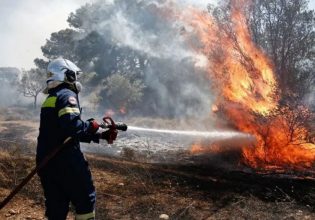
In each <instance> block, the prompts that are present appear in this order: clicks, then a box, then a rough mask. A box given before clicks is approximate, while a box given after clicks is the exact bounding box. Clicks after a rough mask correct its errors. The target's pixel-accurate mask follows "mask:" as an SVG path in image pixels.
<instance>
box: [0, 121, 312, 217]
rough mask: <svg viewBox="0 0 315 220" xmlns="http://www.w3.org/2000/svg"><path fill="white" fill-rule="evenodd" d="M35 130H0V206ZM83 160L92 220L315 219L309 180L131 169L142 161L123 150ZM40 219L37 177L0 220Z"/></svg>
mask: <svg viewBox="0 0 315 220" xmlns="http://www.w3.org/2000/svg"><path fill="white" fill-rule="evenodd" d="M21 125H22V126H21ZM37 126H38V124H37V122H30V121H25V120H24V121H23V120H15V119H14V120H2V121H1V122H0V127H1V132H0V145H1V149H2V152H1V153H0V199H3V198H4V197H5V196H6V195H7V194H8V193H9V191H10V190H11V189H12V188H13V187H14V186H15V185H17V184H18V183H19V182H20V181H21V180H22V178H23V177H24V176H26V174H27V173H28V172H29V171H30V170H31V168H32V167H33V166H34V144H35V138H34V137H36V132H37ZM30 136H31V137H33V138H30ZM86 155H87V160H88V161H89V164H90V168H91V171H92V175H93V178H94V182H95V186H96V189H97V206H96V213H97V214H96V215H97V218H96V219H101V220H102V219H159V218H160V217H162V216H161V215H162V214H166V215H167V216H168V218H169V219H187V220H191V219H192V220H193V219H209V220H210V219H268V220H269V219H315V187H314V186H315V184H314V183H315V182H314V180H313V179H312V178H301V177H299V178H293V177H292V176H284V175H264V174H257V173H254V172H244V171H242V170H231V169H223V168H222V167H218V166H215V164H213V163H210V164H203V165H202V164H197V163H178V164H177V163H158V162H155V163H152V162H150V160H143V161H141V160H138V161H135V160H134V157H138V156H139V155H137V154H136V155H135V154H134V153H133V151H128V150H127V151H126V152H124V154H123V155H124V156H122V157H117V156H116V155H115V154H113V155H105V154H96V153H95V152H94V153H86ZM43 215H44V197H43V193H42V190H41V187H40V184H39V181H38V178H37V177H35V178H33V179H32V180H31V182H30V183H28V184H27V185H26V187H25V188H24V189H23V190H22V191H21V192H20V193H19V194H18V195H17V196H16V197H15V198H14V199H13V200H12V201H11V202H10V203H9V204H8V205H7V206H6V207H5V208H4V209H2V210H1V211H0V219H28V220H30V219H44V217H43ZM167 216H164V217H165V219H166V217H167ZM68 219H73V214H72V213H70V214H69V217H68Z"/></svg>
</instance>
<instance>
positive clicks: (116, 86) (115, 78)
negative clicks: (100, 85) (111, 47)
mask: <svg viewBox="0 0 315 220" xmlns="http://www.w3.org/2000/svg"><path fill="white" fill-rule="evenodd" d="M144 87H145V86H144V85H143V83H142V82H141V81H140V80H132V79H130V78H129V76H128V75H123V74H120V73H115V74H113V75H111V76H109V77H107V78H106V79H105V80H104V93H105V96H106V97H107V99H106V101H107V102H110V104H111V106H113V107H114V108H115V110H119V111H120V112H121V113H126V111H127V110H128V109H129V107H130V106H132V105H133V104H136V103H138V102H139V101H141V98H142V96H143V89H144Z"/></svg>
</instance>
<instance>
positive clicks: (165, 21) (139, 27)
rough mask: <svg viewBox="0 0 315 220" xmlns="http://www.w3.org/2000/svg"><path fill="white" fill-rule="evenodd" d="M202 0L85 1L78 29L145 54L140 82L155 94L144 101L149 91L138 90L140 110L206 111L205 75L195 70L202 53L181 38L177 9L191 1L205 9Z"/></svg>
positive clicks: (185, 113)
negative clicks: (85, 11) (86, 9)
mask: <svg viewBox="0 0 315 220" xmlns="http://www.w3.org/2000/svg"><path fill="white" fill-rule="evenodd" d="M206 5H207V4H206V1H188V0H181V1H176V3H175V2H174V1H165V0H145V1H144V0H138V1H127V0H115V1H98V2H97V3H95V4H92V5H90V6H89V10H90V13H88V14H87V15H86V17H85V18H84V19H82V20H83V29H84V30H88V31H87V32H85V33H84V35H85V36H86V35H88V34H89V33H91V32H95V31H96V32H97V33H99V34H100V35H101V36H103V38H104V44H107V45H108V44H110V45H112V47H113V48H114V47H120V48H128V49H129V51H136V52H137V53H139V54H141V55H143V56H144V57H146V59H147V62H148V63H149V64H148V65H146V67H145V70H144V80H145V85H146V86H147V87H148V88H150V89H151V90H153V91H154V93H155V94H156V95H155V100H154V101H151V102H150V98H151V97H147V96H146V94H144V99H145V102H144V103H146V104H145V105H142V106H141V108H142V110H143V111H145V109H149V110H147V111H154V112H156V113H157V114H158V115H161V116H171V117H177V116H201V117H207V116H208V115H209V111H210V108H211V102H212V100H213V97H212V96H211V92H210V89H209V81H208V80H205V78H204V77H205V75H204V74H201V73H202V72H203V71H204V70H205V67H206V65H207V62H206V61H207V59H206V57H204V56H202V55H200V54H197V53H196V52H195V50H194V49H193V48H192V47H191V45H189V44H188V43H187V39H186V36H185V34H186V29H185V27H184V24H182V23H181V21H180V20H181V19H179V17H180V16H183V15H182V14H181V13H182V11H183V9H185V8H187V7H193V6H194V7H201V8H203V9H204V10H206ZM91 13H92V14H93V18H91V16H90V14H91ZM91 19H96V20H98V21H99V22H94V23H93V22H91ZM84 21H86V22H85V23H84ZM91 23H93V24H94V25H91Z"/></svg>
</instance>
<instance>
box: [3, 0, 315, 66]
mask: <svg viewBox="0 0 315 220" xmlns="http://www.w3.org/2000/svg"><path fill="white" fill-rule="evenodd" d="M91 1H93V0H1V1H0V30H1V31H0V40H1V41H0V67H3V66H12V67H18V68H25V69H29V68H31V67H34V64H33V60H34V58H36V57H41V50H40V46H42V45H44V44H45V41H46V39H48V38H49V37H50V34H51V33H52V32H55V31H59V30H61V29H63V28H66V27H67V22H66V20H67V17H68V15H69V14H70V12H73V11H75V10H76V9H77V8H79V7H80V6H81V5H83V4H85V3H88V2H91ZM182 1H189V2H194V3H196V2H198V3H199V4H205V3H206V2H209V1H211V0H209V1H206V0H182ZM310 7H311V8H313V9H315V0H311V3H310Z"/></svg>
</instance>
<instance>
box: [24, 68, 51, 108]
mask: <svg viewBox="0 0 315 220" xmlns="http://www.w3.org/2000/svg"><path fill="white" fill-rule="evenodd" d="M45 79H46V78H45V74H43V72H42V71H41V70H39V69H30V70H28V71H23V72H22V76H21V79H20V80H19V82H18V90H19V91H20V92H21V93H22V94H23V95H24V96H25V97H31V98H33V99H34V102H33V106H34V108H36V106H37V97H38V95H39V93H40V92H41V91H42V90H43V89H44V88H45V86H46V84H45Z"/></svg>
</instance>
